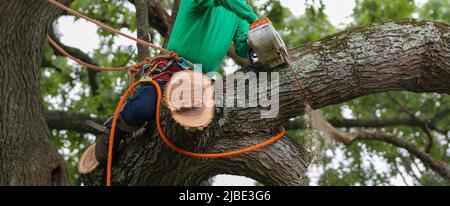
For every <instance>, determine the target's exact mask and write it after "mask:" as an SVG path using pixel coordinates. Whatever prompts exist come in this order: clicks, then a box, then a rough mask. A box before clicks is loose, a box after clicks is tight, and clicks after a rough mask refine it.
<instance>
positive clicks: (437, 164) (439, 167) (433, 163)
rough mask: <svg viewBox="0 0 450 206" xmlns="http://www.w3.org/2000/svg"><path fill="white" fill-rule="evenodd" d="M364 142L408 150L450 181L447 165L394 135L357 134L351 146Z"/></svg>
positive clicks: (449, 171)
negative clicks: (354, 143)
mask: <svg viewBox="0 0 450 206" xmlns="http://www.w3.org/2000/svg"><path fill="white" fill-rule="evenodd" d="M362 140H375V141H381V142H385V143H389V144H392V145H394V146H397V147H400V148H403V149H406V150H407V151H408V152H409V153H410V154H412V155H414V156H415V157H417V158H418V159H420V160H421V161H422V162H423V163H424V164H425V165H426V166H427V167H429V168H431V169H432V170H433V171H434V172H436V173H437V174H439V175H440V176H441V177H442V178H444V179H446V180H448V181H450V169H449V168H448V165H447V164H445V163H444V162H442V161H439V160H434V159H433V158H432V157H431V156H430V155H429V154H427V153H426V152H424V151H422V150H420V149H419V148H417V147H416V146H415V145H414V144H412V143H411V142H408V141H407V140H405V139H401V138H398V137H395V136H394V135H392V134H388V133H380V132H369V131H362V132H358V133H357V135H356V137H355V139H353V140H352V141H351V142H350V144H352V143H353V142H355V141H362Z"/></svg>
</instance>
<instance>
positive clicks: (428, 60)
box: [83, 20, 450, 185]
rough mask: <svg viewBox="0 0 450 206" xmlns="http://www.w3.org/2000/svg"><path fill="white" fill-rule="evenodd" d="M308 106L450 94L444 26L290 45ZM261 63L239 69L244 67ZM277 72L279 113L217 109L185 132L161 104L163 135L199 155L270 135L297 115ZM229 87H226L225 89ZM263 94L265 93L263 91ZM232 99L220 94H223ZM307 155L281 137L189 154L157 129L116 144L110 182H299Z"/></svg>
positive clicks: (96, 180)
mask: <svg viewBox="0 0 450 206" xmlns="http://www.w3.org/2000/svg"><path fill="white" fill-rule="evenodd" d="M290 53H291V55H292V59H293V69H294V72H295V73H297V74H298V75H296V76H299V77H300V78H301V81H302V83H303V87H304V88H303V90H304V91H305V92H306V98H308V100H309V102H310V103H311V106H312V107H313V108H314V109H317V108H321V107H325V106H328V105H333V104H338V103H342V102H346V101H349V100H352V99H355V98H358V97H361V96H365V95H369V94H374V93H378V92H384V91H390V90H406V91H411V92H437V93H445V94H448V93H450V26H449V25H448V24H445V23H438V22H419V21H412V20H410V21H409V20H408V21H397V22H387V23H383V24H373V25H370V26H367V27H359V28H355V29H352V30H349V31H345V32H341V33H338V34H336V35H333V36H330V37H327V38H325V39H323V40H322V41H319V42H315V43H312V44H308V45H305V46H303V47H300V48H297V49H293V50H291V51H290ZM255 70H256V71H263V70H264V69H263V68H246V69H244V70H243V72H246V71H255ZM275 71H278V72H280V78H281V80H280V91H279V95H280V102H279V107H280V114H279V115H278V116H277V117H276V118H273V119H261V118H259V115H260V111H261V110H263V109H264V108H260V107H258V108H224V109H221V108H218V109H217V115H216V119H215V120H214V122H213V124H212V125H211V126H210V128H209V129H208V130H207V131H205V132H202V133H195V134H188V133H186V132H185V131H183V129H180V128H179V127H178V126H177V125H176V124H175V123H174V122H173V121H172V120H171V119H170V118H168V116H169V115H167V111H165V110H164V109H163V115H162V124H163V127H164V128H165V131H166V134H168V136H170V137H171V138H172V140H173V141H174V142H175V143H176V144H177V145H178V146H180V147H181V148H185V149H188V150H191V151H197V152H204V153H217V152H223V151H230V150H236V149H239V148H243V147H248V146H250V145H254V144H256V143H259V142H261V141H264V140H265V139H267V138H269V137H272V136H273V135H274V134H276V132H277V131H278V128H279V127H280V126H281V125H282V124H283V123H284V122H286V121H287V120H289V119H290V118H293V117H296V116H298V115H301V114H303V110H304V108H303V106H302V102H301V99H300V98H299V96H300V90H299V88H297V87H296V84H295V80H294V79H293V78H292V77H291V75H290V73H289V72H288V71H287V69H286V68H284V67H281V68H278V69H276V70H275ZM226 91H229V90H226ZM263 95H264V94H263ZM228 98H234V96H231V95H229V94H228V93H227V95H225V100H226V99H228ZM310 161H311V156H310V155H309V153H308V152H307V151H306V150H305V149H304V148H303V147H302V146H301V145H298V144H297V143H296V142H295V141H294V140H292V139H290V138H289V137H287V136H286V137H284V138H282V139H281V140H279V141H277V142H276V143H274V144H273V145H271V146H269V147H266V148H263V149H260V150H258V151H256V152H252V153H248V154H244V155H240V156H236V157H231V158H222V159H208V160H204V159H196V158H189V157H185V156H182V155H179V154H177V153H175V152H173V151H171V150H169V149H168V147H167V146H165V145H164V143H163V142H162V141H161V140H160V139H159V137H158V135H157V134H154V135H153V136H152V137H148V136H146V137H142V138H138V139H136V140H134V141H133V142H131V143H129V144H127V145H126V146H125V147H123V148H121V153H120V154H119V155H117V156H116V157H115V161H114V163H113V164H114V169H113V181H112V182H113V185H198V184H200V183H201V182H202V181H203V180H206V179H207V178H209V177H212V176H214V175H217V174H234V175H244V176H247V177H251V178H253V179H255V180H257V181H259V182H260V183H262V184H264V185H299V184H301V183H302V182H301V177H302V176H303V175H304V172H305V171H306V168H307V167H308V164H309V163H310ZM83 182H84V183H85V184H87V185H102V184H103V183H104V177H103V168H99V169H98V170H97V171H95V172H93V173H91V174H89V175H86V176H83Z"/></svg>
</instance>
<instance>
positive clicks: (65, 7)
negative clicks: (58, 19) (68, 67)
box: [48, 0, 172, 54]
mask: <svg viewBox="0 0 450 206" xmlns="http://www.w3.org/2000/svg"><path fill="white" fill-rule="evenodd" d="M48 2H49V3H51V4H53V5H55V6H57V7H58V8H60V9H62V10H65V11H67V12H68V13H70V14H72V15H75V16H77V17H80V18H83V19H85V20H87V21H89V22H92V23H94V24H96V25H98V26H100V27H102V28H104V29H106V30H108V31H110V32H112V33H114V34H118V35H120V36H123V37H125V38H128V39H130V40H133V41H135V42H137V43H139V44H142V45H144V46H148V47H151V48H153V49H156V50H159V51H162V52H164V53H168V54H171V53H172V52H171V51H169V50H167V49H164V48H162V47H159V46H156V45H154V44H152V43H150V42H147V41H144V40H141V39H138V38H135V37H133V36H130V35H128V34H125V33H123V32H121V31H119V30H117V29H114V28H112V27H110V26H108V25H106V24H104V23H102V22H99V21H97V20H95V19H92V18H89V17H88V16H86V15H84V14H82V13H80V12H77V11H75V10H73V9H71V8H69V7H67V6H66V5H64V4H61V3H59V2H58V1H55V0H48Z"/></svg>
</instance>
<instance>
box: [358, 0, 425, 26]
mask: <svg viewBox="0 0 450 206" xmlns="http://www.w3.org/2000/svg"><path fill="white" fill-rule="evenodd" d="M415 8H416V7H415V3H414V0H400V1H399V0H394V1H393V0H356V7H355V9H354V10H353V12H354V13H353V17H354V18H355V22H356V24H357V25H364V24H369V23H373V22H380V21H386V20H395V19H405V18H410V17H411V15H412V14H413V12H414V11H415Z"/></svg>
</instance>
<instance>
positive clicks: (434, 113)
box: [40, 0, 450, 185]
mask: <svg viewBox="0 0 450 206" xmlns="http://www.w3.org/2000/svg"><path fill="white" fill-rule="evenodd" d="M161 2H162V6H163V8H165V9H167V10H168V11H170V9H171V8H172V3H173V1H161ZM250 2H251V4H252V5H253V7H254V9H255V11H257V12H258V14H259V16H261V17H264V16H267V17H269V18H270V19H271V20H272V22H273V23H274V26H275V27H276V28H277V29H278V30H279V31H280V32H281V34H282V36H283V38H284V40H285V41H286V43H287V45H288V47H291V48H292V47H298V46H300V45H302V44H306V43H310V42H313V41H316V40H319V39H321V38H323V37H325V36H327V35H330V34H333V33H335V32H337V30H338V29H336V28H335V27H334V26H333V25H332V24H331V23H330V21H329V19H328V16H327V15H326V13H325V4H324V3H323V2H322V1H321V0H308V1H307V2H306V4H305V5H299V6H298V7H299V8H295V9H304V10H305V14H304V15H302V16H295V15H293V14H292V12H291V11H290V9H288V8H285V7H283V6H282V4H281V3H280V2H279V1H278V0H264V1H262V0H253V1H250ZM71 7H72V8H73V9H76V10H78V11H81V12H83V13H86V14H87V15H88V16H90V17H93V18H95V19H98V20H100V21H102V22H105V23H107V24H109V25H111V26H113V27H114V28H120V29H126V30H127V32H135V31H136V24H135V14H134V12H135V9H134V6H133V5H132V4H130V3H129V2H128V1H126V0H117V1H105V0H83V1H81V0H78V1H75V2H74V3H73V4H72V5H71ZM415 13H417V14H419V18H420V19H431V20H441V21H446V22H450V3H449V0H429V1H428V2H427V3H426V4H424V5H423V6H422V7H420V8H416V5H415V2H414V1H413V0H402V1H400V0H395V1H393V0H364V1H363V0H356V7H355V8H354V13H353V15H352V16H353V18H354V25H349V26H357V25H364V24H370V23H373V22H380V21H386V20H392V19H403V18H411V17H412V16H413V14H415ZM75 21H83V20H79V19H75ZM56 27H57V25H56ZM152 33H154V34H155V35H156V37H157V38H154V40H155V41H154V42H155V43H161V41H163V39H161V38H158V37H159V35H158V34H157V31H156V30H153V31H152ZM97 34H98V38H99V39H100V40H101V44H100V46H99V48H98V49H96V50H95V51H93V52H92V53H90V56H91V57H92V58H93V59H94V60H95V61H96V62H97V63H98V64H100V65H105V66H123V65H127V64H132V63H133V62H136V55H135V52H134V50H135V49H134V46H132V47H123V46H117V45H115V43H114V42H115V40H116V39H115V36H114V35H112V34H111V33H109V32H107V31H105V30H103V29H100V28H99V29H98V32H97ZM93 38H94V37H93ZM44 58H45V59H47V60H50V61H51V64H52V65H53V66H52V67H49V68H43V69H42V70H41V71H42V72H41V82H40V83H41V91H42V98H43V100H44V106H45V107H46V108H47V109H48V110H58V111H66V112H68V113H84V114H88V115H92V116H97V117H102V118H106V117H108V116H109V115H111V114H112V113H113V111H114V109H115V106H116V104H117V102H118V101H119V97H120V95H121V94H122V92H123V91H124V89H125V87H126V86H127V84H128V83H127V81H128V73H127V72H101V73H98V74H97V83H98V85H99V90H98V91H97V94H96V95H94V94H93V93H92V91H91V85H90V84H89V78H88V71H87V70H86V69H85V68H83V67H80V66H78V65H75V64H74V63H73V62H71V61H68V60H67V59H66V58H63V57H60V56H55V55H54V52H53V50H52V49H51V48H50V47H49V46H48V45H45V46H44ZM391 97H395V98H394V99H395V100H396V101H397V102H398V103H400V104H401V105H403V106H405V107H407V108H408V110H410V111H414V112H415V114H416V117H418V118H420V119H433V118H436V117H439V115H440V114H441V113H442V112H443V111H448V110H449V109H450V98H449V96H448V95H442V94H413V93H408V92H394V93H390V95H388V94H376V95H371V96H368V97H364V98H360V99H357V100H354V101H350V102H347V103H343V104H340V105H335V106H330V107H327V108H324V109H322V112H323V113H324V115H325V116H326V117H327V118H329V119H344V118H353V119H381V120H384V119H390V118H408V117H410V116H409V114H408V113H406V112H405V111H403V110H402V108H401V107H400V105H399V104H398V103H396V102H395V101H393V99H392V98H391ZM299 119H301V118H299ZM296 121H299V120H296ZM434 124H435V125H436V127H437V128H444V129H449V126H448V125H450V114H448V113H447V115H443V116H441V117H439V118H437V119H436V121H435V122H434ZM357 129H361V128H349V129H347V131H351V130H357ZM372 130H379V131H383V132H390V133H393V134H395V135H397V136H398V137H400V138H405V139H406V140H408V141H410V142H412V143H414V144H415V145H417V146H418V147H419V148H421V149H422V150H424V149H425V148H426V147H427V146H428V142H429V141H428V136H427V134H426V133H425V132H424V130H423V129H422V128H420V127H410V126H390V127H385V128H378V129H374V128H372ZM288 132H289V134H290V136H292V137H293V138H295V139H296V140H297V141H298V142H299V143H300V144H302V145H305V146H307V147H308V148H310V149H311V150H313V151H314V155H315V160H314V162H313V164H312V165H311V167H310V171H309V172H308V174H309V175H308V176H307V177H305V181H306V182H307V183H310V184H319V185H392V184H399V183H400V184H401V183H402V182H405V184H411V183H412V184H415V185H446V184H448V183H446V182H445V181H443V180H442V178H440V177H439V176H438V175H436V173H434V172H433V171H431V170H430V169H427V168H425V167H424V165H423V164H422V163H421V162H420V161H419V160H418V159H416V158H414V157H412V156H411V155H409V153H407V152H406V151H405V150H403V149H399V148H397V147H394V146H391V145H388V144H386V143H381V142H374V141H365V142H357V143H354V144H352V145H350V146H344V145H342V144H339V143H335V142H333V141H331V140H330V139H328V138H326V137H320V136H319V137H318V138H316V139H307V138H305V136H306V135H305V131H304V130H302V129H297V130H290V131H288ZM52 135H53V138H54V143H55V146H56V147H57V148H58V149H59V152H60V153H61V154H63V156H64V158H65V160H66V161H67V163H68V168H69V172H70V178H71V181H72V183H73V184H75V185H79V184H80V180H79V178H78V175H77V174H76V172H75V167H76V163H77V161H78V159H79V156H80V154H81V152H82V151H83V150H84V149H85V148H86V147H87V146H89V145H90V144H91V143H92V142H93V141H94V139H95V137H93V136H92V135H87V134H77V133H74V132H67V131H52ZM432 135H433V137H434V141H433V142H434V144H433V147H432V149H431V151H430V155H431V156H432V157H433V158H435V159H438V160H441V161H443V162H445V163H447V164H450V148H449V142H450V139H449V134H447V135H444V134H439V133H438V132H436V131H433V132H432ZM211 180H212V179H210V180H208V181H206V182H205V183H204V185H210V184H211Z"/></svg>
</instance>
